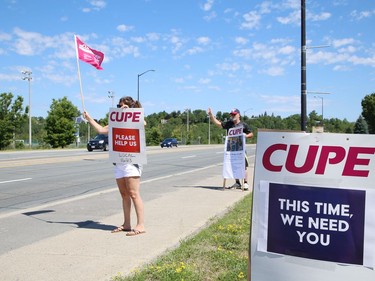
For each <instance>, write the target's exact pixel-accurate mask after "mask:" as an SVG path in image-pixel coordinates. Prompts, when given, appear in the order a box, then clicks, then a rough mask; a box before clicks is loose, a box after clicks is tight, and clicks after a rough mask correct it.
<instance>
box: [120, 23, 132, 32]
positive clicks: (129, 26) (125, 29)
mask: <svg viewBox="0 0 375 281" xmlns="http://www.w3.org/2000/svg"><path fill="white" fill-rule="evenodd" d="M116 29H117V30H118V31H120V32H125V31H130V30H132V29H134V26H131V25H125V24H120V25H118V26H117V28H116Z"/></svg>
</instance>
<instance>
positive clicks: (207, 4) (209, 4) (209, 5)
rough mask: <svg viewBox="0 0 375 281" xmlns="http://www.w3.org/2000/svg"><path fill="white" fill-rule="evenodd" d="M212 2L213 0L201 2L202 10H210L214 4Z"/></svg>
mask: <svg viewBox="0 0 375 281" xmlns="http://www.w3.org/2000/svg"><path fill="white" fill-rule="evenodd" d="M214 2H215V1H214V0H207V2H206V3H204V4H203V7H202V9H203V11H206V12H208V11H210V10H211V9H212V6H213V5H214Z"/></svg>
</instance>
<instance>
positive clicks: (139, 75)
mask: <svg viewBox="0 0 375 281" xmlns="http://www.w3.org/2000/svg"><path fill="white" fill-rule="evenodd" d="M150 71H155V70H154V69H149V70H146V71H145V72H142V73H141V74H138V91H137V100H138V101H139V77H141V76H142V75H143V74H146V73H147V72H150Z"/></svg>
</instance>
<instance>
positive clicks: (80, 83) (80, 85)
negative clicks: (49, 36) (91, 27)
mask: <svg viewBox="0 0 375 281" xmlns="http://www.w3.org/2000/svg"><path fill="white" fill-rule="evenodd" d="M74 42H75V45H76V58H77V70H78V80H79V87H80V94H81V101H82V110H83V111H85V103H84V98H83V92H82V79H81V70H80V68H79V59H78V46H77V36H76V35H74Z"/></svg>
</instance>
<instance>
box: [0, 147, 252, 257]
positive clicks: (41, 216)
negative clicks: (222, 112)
mask: <svg viewBox="0 0 375 281" xmlns="http://www.w3.org/2000/svg"><path fill="white" fill-rule="evenodd" d="M254 153H255V147H253V146H250V147H248V154H249V156H250V159H253V157H252V156H253V155H254ZM147 160H148V164H147V165H145V166H144V172H143V175H142V180H141V193H142V198H143V200H144V201H145V202H147V201H148V200H153V199H155V198H158V197H159V196H161V195H162V194H164V193H167V192H173V191H175V189H176V188H178V186H179V185H178V183H175V182H174V183H173V184H168V185H165V186H158V188H157V189H156V188H153V184H152V182H155V181H158V180H160V179H163V180H165V179H170V181H171V182H172V181H173V180H174V178H177V177H175V176H176V175H178V178H179V180H180V181H181V185H183V184H184V185H185V186H186V183H188V182H189V180H190V179H191V177H194V178H197V177H198V178H204V176H205V169H207V167H213V166H217V170H218V171H217V172H218V174H220V173H221V169H222V168H221V164H222V161H223V146H222V145H212V146H188V147H178V148H171V149H169V148H168V149H167V148H164V149H161V148H158V147H150V148H147ZM150 183H151V184H150ZM85 199H89V200H86V201H85ZM77 202H79V204H77ZM85 202H87V204H86V205H85ZM119 210H121V201H120V196H119V194H118V191H117V187H116V184H115V180H114V173H113V165H112V163H111V162H110V161H109V159H108V152H102V151H93V152H87V151H86V150H83V149H82V150H79V149H73V150H54V151H50V150H48V151H24V152H3V153H0V254H3V253H6V252H8V251H10V250H14V249H17V248H19V247H22V246H26V245H29V244H31V243H35V242H37V241H40V240H42V239H45V238H47V237H51V236H55V235H57V234H59V233H62V232H65V231H69V230H71V229H72V227H74V228H76V227H85V225H89V224H90V225H92V223H93V222H96V221H100V220H101V218H103V217H108V216H111V215H113V214H116V213H118V212H119ZM51 224H53V225H54V227H50V226H51ZM100 227H101V229H103V230H109V229H110V228H113V226H100ZM106 228H108V229H106Z"/></svg>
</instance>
